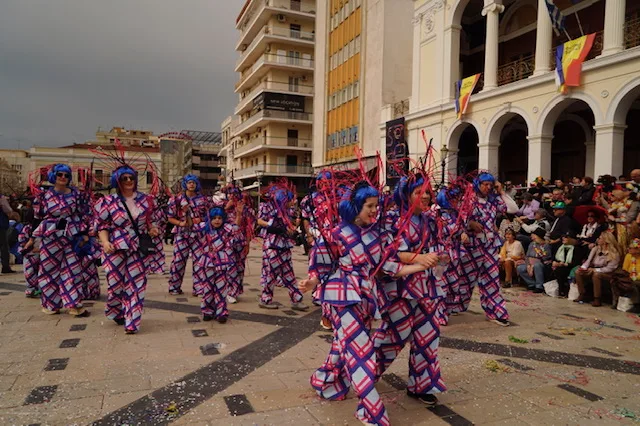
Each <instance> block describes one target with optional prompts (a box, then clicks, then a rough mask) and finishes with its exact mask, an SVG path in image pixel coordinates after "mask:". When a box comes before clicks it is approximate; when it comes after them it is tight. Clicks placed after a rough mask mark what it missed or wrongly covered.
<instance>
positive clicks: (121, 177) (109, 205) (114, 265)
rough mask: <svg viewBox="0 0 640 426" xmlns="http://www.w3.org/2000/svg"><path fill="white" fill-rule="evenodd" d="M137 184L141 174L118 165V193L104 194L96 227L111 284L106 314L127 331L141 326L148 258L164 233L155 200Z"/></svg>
mask: <svg viewBox="0 0 640 426" xmlns="http://www.w3.org/2000/svg"><path fill="white" fill-rule="evenodd" d="M137 187H138V173H137V172H136V171H135V170H134V169H133V168H131V167H130V166H128V165H122V166H120V167H118V168H117V169H115V170H114V171H113V173H112V175H111V188H115V189H116V191H117V192H116V193H115V194H111V195H108V196H106V197H104V199H103V200H102V201H101V202H100V203H99V205H98V206H97V208H96V210H97V212H98V214H97V218H96V222H95V227H96V229H97V231H98V235H99V238H100V243H101V244H102V249H103V252H104V263H103V266H104V269H105V272H106V275H107V284H108V289H107V304H106V307H105V315H106V316H107V318H109V319H111V320H113V321H115V322H116V324H118V325H124V330H125V333H126V334H135V333H137V332H138V329H139V328H140V320H141V318H142V305H143V302H144V292H145V289H146V287H147V274H146V271H145V262H146V260H145V258H146V257H147V256H149V255H150V254H151V253H153V252H154V250H155V249H156V248H155V244H154V243H153V240H152V238H153V237H157V236H158V235H160V231H159V229H158V226H157V224H156V222H155V220H156V216H155V215H154V211H155V210H156V209H157V206H156V205H155V201H154V200H153V198H152V197H150V196H148V195H146V194H143V193H142V192H138V190H137V189H138V188H137Z"/></svg>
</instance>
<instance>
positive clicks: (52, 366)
mask: <svg viewBox="0 0 640 426" xmlns="http://www.w3.org/2000/svg"><path fill="white" fill-rule="evenodd" d="M68 364H69V358H53V359H50V360H49V361H48V362H47V365H46V366H45V367H44V371H60V370H64V369H65V368H67V365H68Z"/></svg>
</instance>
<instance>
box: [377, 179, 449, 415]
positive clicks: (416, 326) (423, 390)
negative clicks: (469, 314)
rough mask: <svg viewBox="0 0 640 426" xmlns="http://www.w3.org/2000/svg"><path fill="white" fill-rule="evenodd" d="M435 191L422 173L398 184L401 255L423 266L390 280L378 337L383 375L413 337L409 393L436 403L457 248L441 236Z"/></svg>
mask: <svg viewBox="0 0 640 426" xmlns="http://www.w3.org/2000/svg"><path fill="white" fill-rule="evenodd" d="M429 190H430V188H429V182H428V180H427V179H426V178H425V176H424V175H423V174H422V173H417V174H413V173H411V174H409V176H405V177H402V178H401V179H400V181H399V182H398V184H397V185H396V188H395V191H394V199H395V202H396V205H397V206H398V208H399V214H400V217H401V219H400V220H399V221H398V220H394V221H393V222H392V226H393V230H392V234H395V241H397V242H398V244H397V247H395V249H396V250H397V251H398V253H397V256H398V258H399V259H400V261H401V262H402V263H404V264H418V265H421V266H422V270H420V272H417V273H414V274H412V275H409V276H407V277H404V278H398V279H395V280H386V281H385V282H384V284H383V286H384V291H385V293H386V297H387V298H388V299H389V305H388V306H387V308H386V309H385V310H384V312H383V313H382V324H381V325H380V327H379V328H378V330H376V333H375V336H374V342H375V347H376V348H377V350H378V366H379V370H378V378H379V377H380V376H381V375H382V374H383V373H384V372H385V371H386V370H387V369H388V368H389V366H390V365H391V363H393V361H394V360H395V359H396V357H397V356H398V355H399V354H400V352H401V351H402V349H403V348H404V346H405V345H406V344H407V342H410V345H411V351H410V354H409V380H408V383H407V395H409V396H410V397H412V398H416V399H418V400H419V401H421V402H423V403H425V404H426V405H435V404H436V403H437V402H438V399H437V397H436V396H435V395H434V394H435V393H439V392H444V391H445V390H446V387H445V385H444V382H443V380H442V377H441V374H440V362H439V360H438V345H439V341H440V325H439V323H438V320H437V317H436V316H437V312H438V307H439V306H440V304H441V302H442V301H443V300H444V297H445V293H444V290H443V287H444V286H445V285H446V282H445V281H444V277H443V272H444V269H445V267H446V266H447V265H448V263H449V260H450V256H451V253H449V252H448V251H447V249H446V247H445V246H444V244H440V242H439V241H438V228H439V224H438V223H437V221H438V220H439V219H438V216H437V210H435V209H430V206H429V203H430V201H431V195H430V192H429ZM394 217H395V215H394ZM407 219H408V220H407ZM405 222H406V225H405ZM399 228H402V229H399ZM427 268H428V269H427ZM434 268H437V269H435V270H434ZM438 272H439V273H438Z"/></svg>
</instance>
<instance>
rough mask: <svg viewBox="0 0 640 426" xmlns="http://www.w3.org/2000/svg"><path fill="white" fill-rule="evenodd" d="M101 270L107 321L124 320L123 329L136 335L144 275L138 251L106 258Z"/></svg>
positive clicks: (144, 285) (138, 326) (120, 253)
mask: <svg viewBox="0 0 640 426" xmlns="http://www.w3.org/2000/svg"><path fill="white" fill-rule="evenodd" d="M104 269H105V272H106V273H107V284H108V289H107V304H106V307H105V315H106V316H107V318H109V319H111V320H114V319H121V318H124V320H125V324H124V328H125V330H128V331H138V329H139V328H140V321H141V319H142V310H143V303H144V293H145V290H146V287H147V275H146V273H145V267H144V264H143V259H142V258H141V257H140V254H138V252H137V251H122V250H120V251H117V252H115V253H113V254H110V255H105V260H104Z"/></svg>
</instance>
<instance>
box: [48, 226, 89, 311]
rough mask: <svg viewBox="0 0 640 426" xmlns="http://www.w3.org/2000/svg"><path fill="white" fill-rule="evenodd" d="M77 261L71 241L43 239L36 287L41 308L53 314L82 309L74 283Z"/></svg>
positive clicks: (78, 268)
mask: <svg viewBox="0 0 640 426" xmlns="http://www.w3.org/2000/svg"><path fill="white" fill-rule="evenodd" d="M81 272H82V269H81V267H80V260H79V259H78V256H77V255H76V253H75V252H74V251H73V247H72V246H71V241H69V240H68V239H67V238H65V237H45V238H43V239H42V245H41V247H40V269H39V272H38V287H39V288H40V290H41V291H42V295H41V296H40V298H41V301H42V306H43V307H44V308H47V309H49V310H50V311H55V310H58V309H60V308H62V307H63V306H64V307H65V308H68V309H71V308H80V307H82V297H83V294H82V288H81V287H80V286H79V285H78V284H77V279H76V278H77V277H78V276H79V275H80V274H81Z"/></svg>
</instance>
